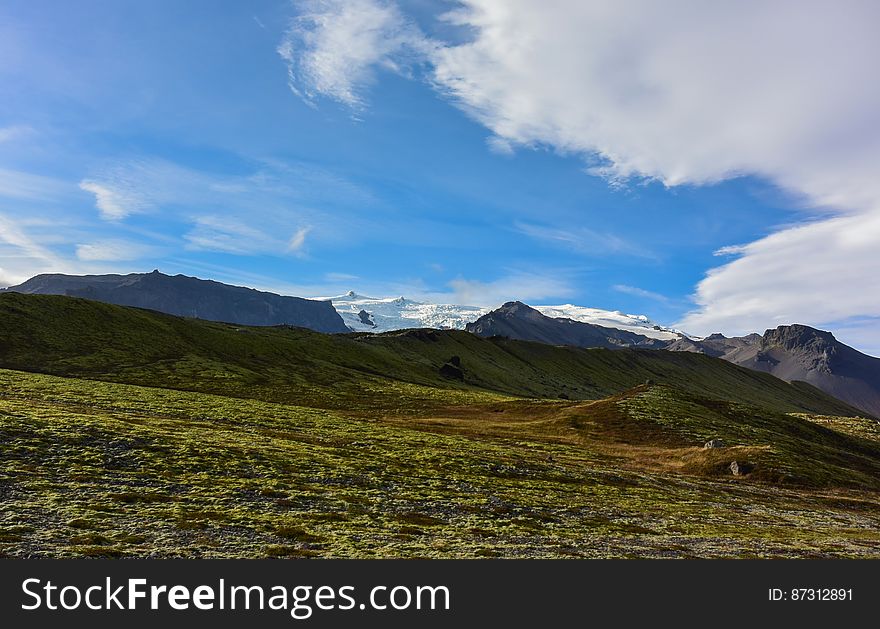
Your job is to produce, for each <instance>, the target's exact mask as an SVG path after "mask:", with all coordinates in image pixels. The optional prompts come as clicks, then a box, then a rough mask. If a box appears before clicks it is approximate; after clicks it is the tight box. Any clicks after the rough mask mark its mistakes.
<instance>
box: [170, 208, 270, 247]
mask: <svg viewBox="0 0 880 629" xmlns="http://www.w3.org/2000/svg"><path fill="white" fill-rule="evenodd" d="M184 238H185V239H186V240H187V241H188V243H189V244H188V245H187V248H188V249H190V250H203V251H219V252H222V253H233V254H238V255H248V254H254V253H267V252H276V253H277V252H278V251H279V250H284V248H285V245H284V243H283V241H281V240H279V239H277V238H273V237H272V236H270V235H268V234H266V233H264V232H262V231H260V230H259V229H257V228H255V227H253V226H252V225H248V224H246V223H243V222H241V221H238V220H237V219H234V218H229V217H223V216H199V217H197V218H196V219H195V226H194V227H193V229H192V230H191V231H190V232H188V233H187V234H186V235H185V236H184Z"/></svg>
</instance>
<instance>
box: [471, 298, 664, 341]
mask: <svg viewBox="0 0 880 629" xmlns="http://www.w3.org/2000/svg"><path fill="white" fill-rule="evenodd" d="M465 329H466V330H467V331H468V332H472V333H473V334H476V335H477V336H484V337H491V336H502V337H506V338H511V339H518V340H523V341H537V342H539V343H547V344H550V345H571V346H574V347H604V348H609V349H614V348H623V347H638V348H644V349H661V348H663V347H665V345H666V341H662V340H659V339H654V338H649V337H647V336H645V335H642V334H636V333H634V332H629V331H626V330H620V329H616V328H606V327H603V326H599V325H594V324H592V323H582V322H580V321H575V320H573V319H566V318H555V317H548V316H546V315H544V314H542V313H541V312H539V311H538V310H536V309H535V308H532V307H530V306H527V305H526V304H524V303H522V302H520V301H509V302H507V303H506V304H504V305H503V306H501V307H500V308H498V309H496V310H493V311H492V312H489V313H487V314H485V315H483V316H482V317H480V318H479V319H477V320H476V321H474V322H473V323H469V324H468V325H467V327H466V328H465Z"/></svg>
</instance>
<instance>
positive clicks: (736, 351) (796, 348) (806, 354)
mask: <svg viewBox="0 0 880 629" xmlns="http://www.w3.org/2000/svg"><path fill="white" fill-rule="evenodd" d="M668 349H670V350H678V351H695V352H700V353H703V354H706V355H708V356H713V357H717V358H723V359H724V360H726V361H729V362H732V363H734V364H737V365H741V366H743V367H748V368H749V369H754V370H756V371H764V372H766V373H770V374H773V375H774V376H776V377H777V378H782V379H783V380H787V381H789V382H792V381H795V380H799V381H803V382H809V383H810V384H812V385H814V386H815V387H817V388H819V389H822V390H823V391H825V392H826V393H830V394H831V395H833V396H834V397H836V398H838V399H841V400H843V401H845V402H848V403H849V404H852V405H853V406H855V407H857V408H860V409H862V410H864V411H867V412H868V413H870V414H872V415H874V416H880V358H874V357H872V356H868V355H866V354H863V353H861V352H859V351H858V350H856V349H853V348H852V347H849V346H848V345H844V344H843V343H841V342H840V341H838V340H837V339H836V338H834V335H833V334H831V333H830V332H824V331H822V330H817V329H815V328H811V327H809V326H806V325H781V326H779V327H777V328H776V329H773V330H767V331H766V332H764V335H763V336H761V335H760V334H750V335H748V336H743V337H733V338H727V337H725V336H723V335H721V334H713V335H712V336H709V337H707V338H705V339H703V340H692V339H679V340H678V341H675V342H674V343H671V344H670V346H669V347H668Z"/></svg>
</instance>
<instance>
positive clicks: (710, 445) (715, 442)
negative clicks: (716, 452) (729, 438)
mask: <svg viewBox="0 0 880 629" xmlns="http://www.w3.org/2000/svg"><path fill="white" fill-rule="evenodd" d="M726 447H727V444H726V443H724V440H723V439H710V440H709V441H707V442H706V443H705V444H703V450H712V449H714V448H726Z"/></svg>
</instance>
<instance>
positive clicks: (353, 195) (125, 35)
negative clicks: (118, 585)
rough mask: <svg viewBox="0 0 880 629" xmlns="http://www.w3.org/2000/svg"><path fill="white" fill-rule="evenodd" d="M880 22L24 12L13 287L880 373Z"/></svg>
mask: <svg viewBox="0 0 880 629" xmlns="http://www.w3.org/2000/svg"><path fill="white" fill-rule="evenodd" d="M878 23H880V4H878V3H876V2H873V1H868V0H842V1H841V2H835V3H830V2H825V1H819V0H815V1H814V0H799V1H794V0H791V1H788V0H770V1H767V0H761V1H759V0H738V1H736V2H732V1H730V2H727V1H723V0H722V1H720V2H712V3H706V2H702V1H700V0H670V1H669V2H663V3H659V2H654V1H653V0H621V1H619V2H614V3H609V2H603V1H589V0H546V1H544V2H540V3H537V2H534V1H529V0H462V1H461V2H458V1H452V0H434V1H432V0H397V1H395V0H298V1H296V2H286V1H283V0H277V1H276V0H271V1H270V0H254V1H251V2H247V3H243V2H233V1H231V0H221V1H217V0H212V1H209V0H194V1H191V2H173V1H168V0H154V1H151V2H135V1H134V0H131V1H124V2H112V1H110V0H104V1H96V0H81V1H79V2H76V3H71V2H60V1H59V2H50V1H44V0H26V1H21V0H5V1H4V2H3V3H2V4H0V285H10V284H15V283H19V282H21V281H23V280H24V279H27V278H28V277H30V276H33V275H35V274H38V273H46V272H65V273H109V272H115V273H127V272H144V271H150V270H152V269H154V268H158V269H160V270H161V271H163V272H166V273H172V274H174V273H184V274H187V275H195V276H198V277H204V278H211V279H216V280H219V281H225V282H230V283H235V284H241V285H247V286H253V287H255V288H260V289H267V290H273V291H275V292H280V293H283V294H292V295H300V296H331V295H336V294H341V293H344V292H346V291H348V290H355V291H357V292H359V293H361V294H367V295H372V296H397V295H405V296H407V297H410V298H414V299H423V300H431V301H437V302H444V303H466V304H472V305H482V306H496V305H499V304H501V303H503V302H504V301H508V300H511V299H519V300H522V301H525V302H527V303H530V304H534V305H540V304H559V303H574V304H578V305H583V306H591V307H597V308H606V309H609V310H620V311H624V312H628V313H638V314H647V315H648V316H650V317H651V318H652V319H654V320H656V321H658V322H662V323H664V324H670V325H675V326H677V327H679V328H681V329H684V330H686V331H688V332H691V333H693V334H709V333H712V332H723V333H724V334H727V335H735V334H744V333H748V332H753V331H758V332H763V330H764V329H766V328H770V327H775V326H777V325H782V324H789V323H805V324H808V325H813V326H816V327H821V328H824V329H829V330H832V331H833V332H834V333H835V334H836V335H837V337H838V338H840V339H841V340H843V341H844V342H846V343H848V344H850V345H853V346H854V347H857V348H858V349H861V350H862V351H865V352H868V353H870V354H872V355H875V356H880V325H878V324H880V176H878V175H880V173H878V165H880V81H877V80H876V75H877V69H876V60H877V59H880V38H878V37H877V36H876V25H877V24H878Z"/></svg>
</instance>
